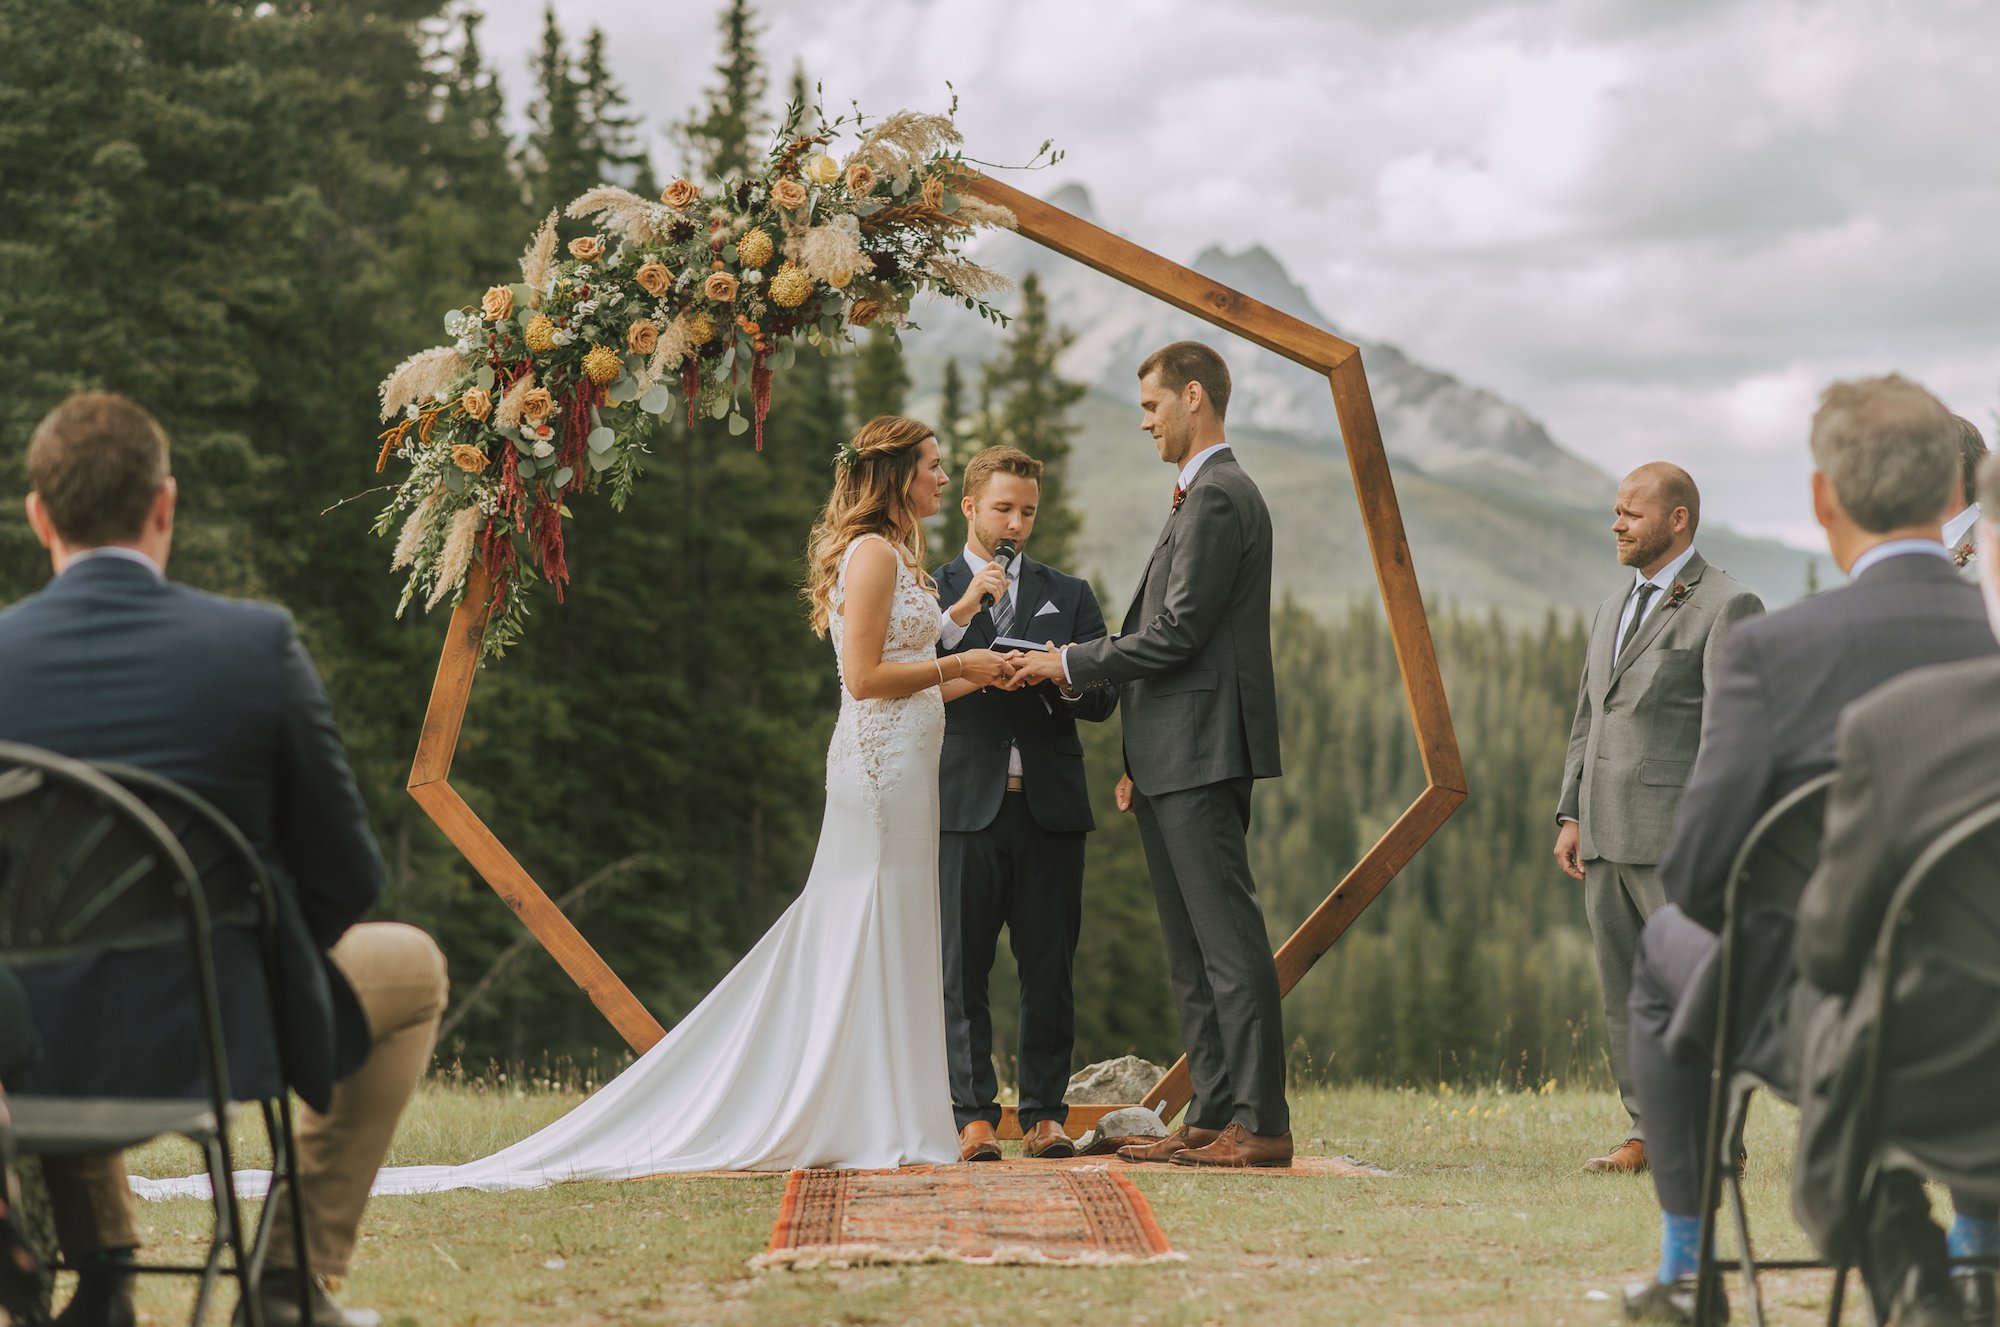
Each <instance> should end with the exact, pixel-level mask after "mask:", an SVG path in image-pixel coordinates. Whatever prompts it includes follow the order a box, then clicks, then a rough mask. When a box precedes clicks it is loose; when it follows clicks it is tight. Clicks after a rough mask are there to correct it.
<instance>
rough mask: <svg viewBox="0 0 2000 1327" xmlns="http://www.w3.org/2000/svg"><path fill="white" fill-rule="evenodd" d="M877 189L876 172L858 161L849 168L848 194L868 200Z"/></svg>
mask: <svg viewBox="0 0 2000 1327" xmlns="http://www.w3.org/2000/svg"><path fill="white" fill-rule="evenodd" d="M874 188H875V172H874V171H872V170H869V169H868V167H867V166H866V165H864V164H863V163H861V162H859V161H857V162H855V163H854V164H853V165H852V166H849V167H848V168H847V192H849V193H851V194H853V195H854V196H855V197H856V198H866V197H867V196H868V195H869V194H870V193H871V192H873V191H874Z"/></svg>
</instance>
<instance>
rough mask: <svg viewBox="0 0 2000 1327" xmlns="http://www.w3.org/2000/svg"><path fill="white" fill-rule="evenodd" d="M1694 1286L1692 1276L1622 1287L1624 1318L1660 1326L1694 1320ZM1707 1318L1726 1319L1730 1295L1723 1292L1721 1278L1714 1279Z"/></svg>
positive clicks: (1683, 1325)
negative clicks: (1713, 1288) (1623, 1291)
mask: <svg viewBox="0 0 2000 1327" xmlns="http://www.w3.org/2000/svg"><path fill="white" fill-rule="evenodd" d="M1694 1286H1695V1281H1694V1278H1693V1277H1691V1276H1684V1277H1682V1278H1681V1279H1680V1280H1678V1281H1673V1282H1670V1283H1668V1284H1666V1285H1661V1284H1660V1283H1659V1282H1658V1281H1648V1282H1646V1283H1645V1284H1643V1285H1632V1286H1626V1287H1625V1321H1627V1322H1643V1323H1655V1324H1660V1325H1661V1327H1687V1325H1689V1324H1692V1323H1693V1322H1694ZM1709 1321H1710V1322H1718V1323H1721V1322H1728V1321H1729V1296H1727V1295H1725V1294H1723V1293H1722V1282H1721V1281H1717V1282H1716V1283H1715V1291H1714V1301H1713V1312H1711V1313H1710V1314H1709Z"/></svg>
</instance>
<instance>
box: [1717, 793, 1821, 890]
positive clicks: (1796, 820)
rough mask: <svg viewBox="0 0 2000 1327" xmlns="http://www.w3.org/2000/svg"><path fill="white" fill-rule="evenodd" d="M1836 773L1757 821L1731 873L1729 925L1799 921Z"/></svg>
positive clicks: (1816, 861)
mask: <svg viewBox="0 0 2000 1327" xmlns="http://www.w3.org/2000/svg"><path fill="white" fill-rule="evenodd" d="M1833 780H1834V776H1833V775H1832V774H1831V773H1827V774H1822V775H1819V776H1818V777H1817V778H1813V779H1808V780H1807V781H1806V782H1805V783H1802V784H1800V785H1799V786H1798V787H1796V788H1794V789H1792V791H1790V792H1788V793H1786V794H1785V795H1784V796H1783V797H1781V798H1779V799H1778V801H1777V802H1776V803H1775V804H1774V805H1773V806H1772V807H1771V809H1770V810H1768V811H1766V812H1765V813H1764V814H1763V815H1761V816H1759V817H1757V822H1756V823H1755V824H1753V825H1752V826H1751V827H1750V832H1749V833H1748V834H1746V835H1744V836H1743V846H1742V847H1741V848H1739V849H1737V852H1736V860H1735V861H1734V862H1732V863H1731V864H1730V867H1729V885H1728V891H1727V893H1726V895H1725V903H1724V912H1725V916H1726V917H1728V918H1729V922H1728V923H1725V924H1726V925H1735V924H1740V923H1741V922H1742V921H1744V920H1746V919H1748V918H1750V917H1755V916H1759V915H1767V914H1777V915H1780V916H1785V917H1793V916H1797V915H1798V911H1799V898H1800V896H1801V895H1803V894H1804V893H1805V889H1806V881H1808V880H1810V879H1812V873H1813V870H1814V869H1815V868H1816V867H1818V865H1819V848H1820V839H1821V838H1822V836H1823V835H1824V832H1825V829H1826V801H1827V796H1828V794H1829V793H1830V792H1831V790H1832V788H1833Z"/></svg>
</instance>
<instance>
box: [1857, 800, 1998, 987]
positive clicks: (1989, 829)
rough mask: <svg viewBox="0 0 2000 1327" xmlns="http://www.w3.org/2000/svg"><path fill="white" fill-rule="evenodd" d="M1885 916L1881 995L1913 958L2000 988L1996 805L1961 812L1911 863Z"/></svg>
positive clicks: (1879, 960) (1878, 957)
mask: <svg viewBox="0 0 2000 1327" xmlns="http://www.w3.org/2000/svg"><path fill="white" fill-rule="evenodd" d="M1886 921H1887V925H1885V926H1884V927H1883V928H1882V934H1881V936H1880V938H1879V939H1878V940H1877V941H1876V945H1875V963H1876V966H1877V968H1878V969H1879V970H1880V972H1881V974H1882V978H1883V980H1882V994H1883V995H1884V997H1885V998H1886V997H1887V996H1888V995H1889V994H1890V993H1891V991H1892V990H1893V988H1894V985H1895V976H1896V973H1897V972H1898V970H1899V969H1900V968H1902V967H1905V966H1907V965H1908V964H1909V963H1910V962H1911V961H1912V960H1915V961H1919V962H1922V963H1924V964H1926V965H1929V964H1939V963H1941V964H1946V965H1949V966H1951V967H1954V968H1956V969H1958V970H1959V971H1960V973H1962V974H1963V975H1964V976H1966V977H1969V978H1971V979H1972V980H1974V981H1976V982H1981V983H1984V984H1986V985H1989V986H2000V802H1996V803H1994V804H1993V805H1991V806H1986V807H1982V808H1980V809H1979V810H1977V811H1974V812H1973V813H1972V814H1971V815H1969V816H1966V817H1965V818H1964V819H1963V820H1961V821H1959V822H1958V823H1957V824H1956V825H1953V826H1952V827H1951V828H1950V829H1949V830H1947V831H1946V832H1945V833H1944V834H1942V835H1940V836H1939V837H1938V838H1937V839H1936V840H1935V841H1934V842H1933V843H1932V844H1931V846H1930V847H1928V848H1926V849H1925V850H1924V852H1923V854H1922V855H1921V856H1919V857H1918V858H1917V860H1916V861H1915V862H1913V863H1911V865H1910V869H1909V870H1908V871H1906V872H1904V874H1903V878H1902V880H1901V881H1900V882H1898V883H1897V885H1896V893H1895V895H1894V896H1893V897H1892V898H1891V900H1890V903H1889V911H1888V914H1887V917H1886ZM1878 1026H1879V1024H1878Z"/></svg>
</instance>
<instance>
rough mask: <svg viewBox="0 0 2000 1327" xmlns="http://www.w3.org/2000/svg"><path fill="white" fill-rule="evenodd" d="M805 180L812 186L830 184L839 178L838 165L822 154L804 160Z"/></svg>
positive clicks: (817, 153) (816, 153)
mask: <svg viewBox="0 0 2000 1327" xmlns="http://www.w3.org/2000/svg"><path fill="white" fill-rule="evenodd" d="M806 178H807V179H808V180H811V181H812V182H813V183H814V184H832V183H833V182H834V181H835V180H837V179H839V178H840V163H839V162H837V161H835V160H834V159H833V158H832V157H829V156H828V155H826V153H824V152H815V153H813V154H812V155H811V156H810V157H807V158H806Z"/></svg>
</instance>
